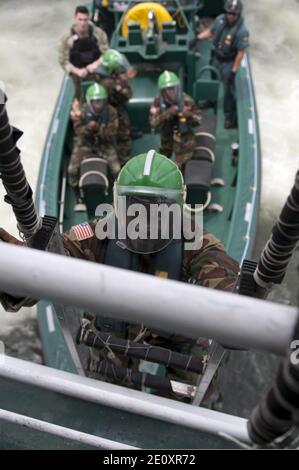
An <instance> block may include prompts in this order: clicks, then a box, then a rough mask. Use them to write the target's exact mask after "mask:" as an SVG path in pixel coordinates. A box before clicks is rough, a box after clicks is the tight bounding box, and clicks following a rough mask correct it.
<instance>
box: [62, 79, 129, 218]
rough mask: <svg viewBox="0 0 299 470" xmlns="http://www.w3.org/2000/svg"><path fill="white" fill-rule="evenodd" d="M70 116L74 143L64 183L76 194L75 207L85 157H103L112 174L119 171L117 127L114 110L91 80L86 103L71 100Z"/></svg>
mask: <svg viewBox="0 0 299 470" xmlns="http://www.w3.org/2000/svg"><path fill="white" fill-rule="evenodd" d="M71 119H72V121H73V126H74V133H75V145H74V149H73V153H72V156H71V160H70V163H69V167H68V182H69V185H70V186H72V187H73V188H74V190H75V191H76V195H77V200H78V206H77V205H76V206H75V210H76V209H77V210H78V208H79V207H80V206H79V204H81V202H82V201H81V199H80V195H79V189H78V182H79V170H80V164H81V162H82V161H83V160H85V159H86V158H88V157H92V156H95V157H99V158H103V159H104V160H107V162H108V164H109V167H110V170H111V172H112V173H113V175H114V176H116V175H117V173H118V172H119V170H120V164H119V161H118V158H117V153H116V148H115V138H116V135H117V130H118V118H117V112H116V110H115V109H114V108H113V107H112V106H111V105H110V104H108V95H107V91H106V90H105V88H104V87H103V86H102V85H99V84H98V83H94V84H93V85H90V86H89V87H88V89H87V91H86V104H84V105H82V104H80V102H79V101H78V100H74V103H73V107H72V111H71Z"/></svg>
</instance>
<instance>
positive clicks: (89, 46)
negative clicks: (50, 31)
mask: <svg viewBox="0 0 299 470" xmlns="http://www.w3.org/2000/svg"><path fill="white" fill-rule="evenodd" d="M71 34H72V35H73V36H76V37H77V39H75V40H74V43H73V46H72V48H71V49H70V57H69V59H70V63H71V64H73V65H74V66H75V67H78V68H79V69H83V68H84V67H86V66H87V65H89V64H92V62H94V61H95V60H97V59H98V58H99V57H100V55H101V52H100V49H99V46H98V40H97V38H96V37H95V36H94V34H93V27H92V26H91V25H89V30H88V36H87V37H84V38H80V37H79V36H78V35H77V33H76V31H75V30H74V28H72V29H71Z"/></svg>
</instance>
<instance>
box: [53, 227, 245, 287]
mask: <svg viewBox="0 0 299 470" xmlns="http://www.w3.org/2000/svg"><path fill="white" fill-rule="evenodd" d="M97 222H98V221H97V220H95V221H93V222H90V223H89V224H84V225H85V228H86V230H84V231H85V232H88V233H89V235H86V236H85V237H82V236H80V233H81V230H77V228H76V227H77V226H74V227H72V228H71V230H70V231H69V232H66V233H64V234H63V235H62V238H63V243H64V248H65V250H66V251H67V253H68V254H69V255H70V256H72V257H75V258H80V259H84V260H88V261H94V262H98V263H102V262H104V258H105V244H104V241H102V240H99V239H98V238H97V237H96V235H95V232H96V224H97ZM238 272H239V265H238V263H237V262H236V261H234V260H233V259H232V258H231V257H230V256H229V255H228V254H227V253H226V251H225V249H224V247H223V245H222V243H221V242H220V240H218V239H217V238H216V237H215V236H214V235H213V234H211V233H210V232H207V231H203V239H202V244H201V248H200V249H199V250H190V251H189V250H188V251H187V250H185V251H184V255H183V267H182V277H181V280H182V281H183V282H189V283H192V284H197V285H201V286H204V287H212V288H213V289H220V290H225V291H232V290H233V289H234V286H235V283H236V280H237V276H238Z"/></svg>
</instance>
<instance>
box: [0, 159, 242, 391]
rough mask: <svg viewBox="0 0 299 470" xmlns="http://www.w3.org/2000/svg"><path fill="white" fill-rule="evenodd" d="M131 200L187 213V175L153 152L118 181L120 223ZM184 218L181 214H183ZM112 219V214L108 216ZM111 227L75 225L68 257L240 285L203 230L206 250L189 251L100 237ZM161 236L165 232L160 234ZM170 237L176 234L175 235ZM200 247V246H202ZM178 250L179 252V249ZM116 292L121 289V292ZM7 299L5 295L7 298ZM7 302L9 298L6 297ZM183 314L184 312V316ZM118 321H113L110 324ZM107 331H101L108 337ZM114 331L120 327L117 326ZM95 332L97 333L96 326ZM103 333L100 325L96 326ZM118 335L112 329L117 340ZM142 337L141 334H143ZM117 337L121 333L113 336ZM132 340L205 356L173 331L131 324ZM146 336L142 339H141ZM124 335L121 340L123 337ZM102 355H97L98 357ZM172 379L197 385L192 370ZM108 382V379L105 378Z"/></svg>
mask: <svg viewBox="0 0 299 470" xmlns="http://www.w3.org/2000/svg"><path fill="white" fill-rule="evenodd" d="M120 196H126V202H127V207H126V209H127V208H128V207H129V206H130V204H136V203H138V202H139V203H140V202H141V203H142V204H144V205H145V206H146V204H147V203H148V204H149V205H148V206H147V207H148V208H150V206H151V204H166V205H168V206H169V205H171V204H174V203H175V204H177V205H179V207H180V208H181V209H182V208H183V205H184V201H185V197H186V194H185V185H184V181H183V176H182V174H181V172H180V170H179V169H178V167H177V165H176V164H175V163H174V162H173V161H171V160H170V159H168V158H167V157H165V156H163V155H160V154H157V153H156V152H154V151H149V152H148V153H147V154H142V155H139V156H137V157H134V158H132V159H130V161H129V162H128V163H127V164H126V165H125V166H124V167H123V168H122V170H121V171H120V173H119V176H118V178H117V180H116V182H115V187H114V198H115V199H114V207H115V214H116V217H117V220H118V221H120V220H121V218H122V217H125V218H124V219H123V220H125V221H126V223H127V224H128V222H129V219H128V217H127V216H126V214H122V209H121V206H120V204H119V200H118V197H120ZM181 214H182V212H181ZM108 217H111V214H110V215H109V216H108ZM106 224H107V218H105V219H102V220H99V221H98V220H95V221H93V222H90V223H86V224H84V231H82V224H81V225H80V226H74V227H72V228H71V230H70V231H69V232H66V233H64V234H63V235H62V239H63V244H64V248H65V251H66V253H67V254H68V255H69V256H71V257H75V258H79V259H82V260H87V261H92V262H95V263H104V264H108V265H110V266H115V267H121V268H125V269H131V270H134V271H140V272H144V273H148V274H152V275H155V276H158V277H163V278H169V279H176V280H181V281H182V282H188V283H192V284H195V285H200V286H205V287H210V288H214V289H221V290H223V291H232V290H233V289H234V286H235V284H236V280H237V275H238V271H239V265H238V263H236V262H235V261H234V260H233V259H232V258H230V256H229V255H228V254H227V253H226V252H225V249H224V247H223V245H222V243H221V242H220V241H219V240H218V239H217V238H216V237H215V236H214V235H212V234H211V233H209V232H207V231H203V234H202V236H201V237H202V238H201V241H202V244H201V247H200V248H198V249H194V250H190V251H189V250H187V249H186V246H185V245H184V238H183V237H182V240H174V239H172V238H171V235H170V239H168V240H166V239H165V238H163V237H161V236H158V238H157V239H155V240H151V239H150V238H148V239H146V240H138V239H134V240H133V239H131V240H130V239H129V237H126V238H125V239H123V238H122V239H119V240H116V241H115V240H114V239H109V238H108V237H107V238H105V237H102V238H101V239H100V238H99V229H100V228H101V227H104V226H105V225H106ZM161 233H162V232H160V234H161ZM170 233H171V231H170ZM0 237H1V238H2V239H4V240H5V241H8V242H10V243H19V242H18V241H17V240H16V239H15V238H14V237H12V236H11V235H9V234H7V233H6V232H5V231H4V230H3V229H1V230H0ZM199 246H200V245H199ZM176 247H178V249H177V248H176ZM116 289H117V287H116ZM3 295H5V294H3ZM3 300H4V297H3ZM182 313H183V312H182ZM115 323H117V321H115ZM111 324H113V322H110V325H111ZM103 325H104V326H101V331H103V332H107V330H105V328H106V327H105V323H104V322H103ZM114 326H115V325H114ZM92 328H95V326H94V325H93V326H92ZM97 328H98V326H97ZM113 331H114V330H108V332H109V334H112V335H113ZM141 332H142V335H141ZM114 334H115V335H116V336H117V335H118V334H116V333H114ZM123 334H124V336H125V337H126V338H127V339H136V338H137V336H138V341H141V339H140V338H141V336H142V340H143V341H146V342H147V343H148V344H151V345H157V346H162V347H166V348H169V349H171V350H173V351H179V352H182V353H185V354H196V355H200V356H202V354H203V348H202V344H201V343H199V342H196V341H195V340H191V339H187V338H185V337H183V336H181V335H179V334H173V333H172V332H171V325H170V326H169V331H168V332H163V331H155V330H153V329H147V328H144V326H141V325H132V324H131V325H127V327H126V330H125V332H124V333H123ZM140 335H141V336H140ZM118 336H119V335H118ZM107 353H108V351H106V350H105V349H104V351H103V352H102V353H101V355H102V356H101V357H102V358H103V357H104V358H105V359H106V360H107V359H108V360H109V361H112V362H113V363H114V360H115V361H117V362H115V364H116V365H119V364H121V365H122V366H123V367H132V368H133V369H134V368H135V369H137V368H138V361H135V360H133V361H132V360H129V359H128V358H127V357H125V356H122V355H117V357H116V359H114V358H113V357H112V358H111V356H110V357H109V355H108V356H107ZM96 354H98V353H97V352H95V351H94V356H93V358H94V357H98V356H96ZM167 374H168V377H169V378H177V377H180V379H182V380H185V381H187V382H190V381H191V382H193V383H195V380H196V378H197V377H196V374H194V373H192V372H187V371H181V372H180V373H177V372H175V373H174V371H173V370H171V369H170V368H168V369H167ZM101 379H106V377H101Z"/></svg>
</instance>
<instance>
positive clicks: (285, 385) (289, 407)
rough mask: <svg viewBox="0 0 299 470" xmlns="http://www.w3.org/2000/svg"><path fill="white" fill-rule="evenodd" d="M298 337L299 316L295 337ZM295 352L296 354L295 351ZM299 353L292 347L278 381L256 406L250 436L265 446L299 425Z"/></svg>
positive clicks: (298, 338)
mask: <svg viewBox="0 0 299 470" xmlns="http://www.w3.org/2000/svg"><path fill="white" fill-rule="evenodd" d="M295 340H297V341H298V340H299V317H298V320H297V324H296V327H295V331H294V335H293V341H295ZM292 353H293V354H292ZM298 419H299V353H296V351H293V350H292V349H290V352H289V353H288V354H287V357H286V358H285V360H284V362H283V363H282V365H281V367H280V369H279V371H278V374H277V377H276V380H275V383H274V385H273V387H272V388H271V390H270V391H269V392H268V394H267V395H266V397H265V398H264V399H263V400H262V402H261V403H260V404H259V405H258V406H257V407H256V408H255V410H254V411H253V413H252V415H251V417H250V419H249V421H248V432H249V436H250V438H251V440H252V442H254V443H255V444H257V445H260V446H265V445H267V444H270V443H271V442H272V441H273V440H274V439H276V438H278V437H280V436H282V435H283V434H285V433H286V432H287V431H289V430H290V429H291V428H292V426H294V425H297V426H298V425H299V422H298Z"/></svg>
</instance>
